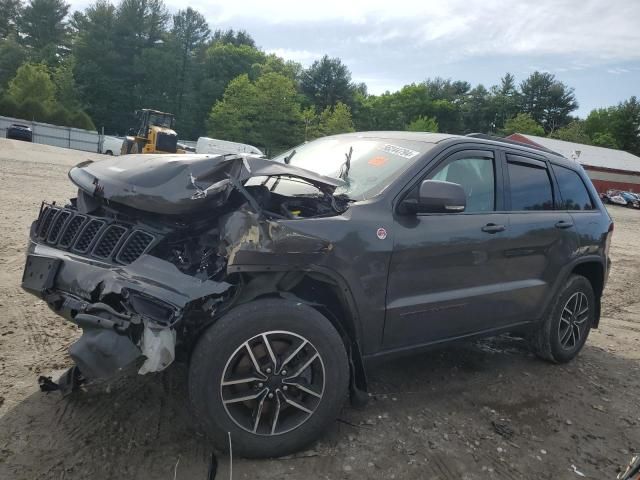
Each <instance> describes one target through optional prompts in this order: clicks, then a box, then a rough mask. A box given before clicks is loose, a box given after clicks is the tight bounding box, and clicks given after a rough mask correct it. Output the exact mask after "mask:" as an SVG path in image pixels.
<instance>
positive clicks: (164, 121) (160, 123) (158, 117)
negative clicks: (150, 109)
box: [149, 113, 173, 128]
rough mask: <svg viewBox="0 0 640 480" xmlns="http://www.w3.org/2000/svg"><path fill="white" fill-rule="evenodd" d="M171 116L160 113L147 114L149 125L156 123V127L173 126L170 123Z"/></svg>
mask: <svg viewBox="0 0 640 480" xmlns="http://www.w3.org/2000/svg"><path fill="white" fill-rule="evenodd" d="M172 120H173V117H172V116H171V115H166V114H160V113H150V114H149V125H156V126H157V127H164V128H173V126H172V125H171V124H172V123H173V121H172Z"/></svg>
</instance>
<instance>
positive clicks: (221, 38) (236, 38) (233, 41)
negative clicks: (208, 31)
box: [212, 28, 256, 48]
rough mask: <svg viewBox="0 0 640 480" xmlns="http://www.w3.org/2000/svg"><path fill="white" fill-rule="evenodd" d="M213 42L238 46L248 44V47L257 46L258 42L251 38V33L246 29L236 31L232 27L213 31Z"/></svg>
mask: <svg viewBox="0 0 640 480" xmlns="http://www.w3.org/2000/svg"><path fill="white" fill-rule="evenodd" d="M212 43H226V44H228V45H235V46H236V47H239V46H241V45H246V46H247V47H253V48H255V46H256V42H255V41H254V40H253V38H251V35H249V34H248V33H247V32H245V31H244V30H238V31H237V32H236V31H235V30H233V29H232V28H231V29H229V30H216V31H215V32H213V36H212Z"/></svg>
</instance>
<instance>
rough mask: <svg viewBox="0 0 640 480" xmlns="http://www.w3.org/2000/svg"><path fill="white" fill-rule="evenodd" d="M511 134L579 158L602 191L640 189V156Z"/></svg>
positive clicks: (632, 190)
mask: <svg viewBox="0 0 640 480" xmlns="http://www.w3.org/2000/svg"><path fill="white" fill-rule="evenodd" d="M507 138H508V139H510V140H515V141H517V142H522V143H528V144H529V145H534V146H538V147H544V148H548V149H549V150H553V151H554V152H558V153H560V154H562V155H564V156H565V157H567V158H573V159H575V160H577V161H578V162H579V163H580V164H581V165H582V166H583V167H584V169H585V171H586V172H587V175H589V178H591V181H592V182H593V185H594V186H595V187H596V190H598V192H600V193H602V192H606V191H607V190H609V189H614V190H626V191H629V192H636V193H637V192H640V157H636V156H635V155H632V154H630V153H627V152H623V151H622V150H614V149H613V148H603V147H594V146H593V145H584V144H581V143H572V142H565V141H563V140H556V139H554V138H546V137H536V136H535V135H525V134H522V133H514V134H513V135H509V136H508V137H507Z"/></svg>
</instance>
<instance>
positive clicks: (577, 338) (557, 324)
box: [532, 275, 595, 363]
mask: <svg viewBox="0 0 640 480" xmlns="http://www.w3.org/2000/svg"><path fill="white" fill-rule="evenodd" d="M594 318H595V295H594V293H593V287H592V286H591V282H589V280H587V279H586V278H585V277H583V276H581V275H572V276H571V277H569V280H568V281H567V283H566V284H565V286H564V288H562V289H561V290H560V292H559V293H558V295H557V296H556V299H555V301H554V304H553V306H552V309H551V313H550V315H549V316H548V317H547V318H546V319H545V320H544V322H543V323H542V324H541V325H540V326H539V328H538V330H537V331H536V332H535V333H534V335H533V338H532V344H533V348H534V350H535V352H536V354H537V355H538V356H539V357H541V358H543V359H545V360H549V361H551V362H554V363H565V362H568V361H570V360H572V359H573V358H574V357H575V356H576V355H578V353H579V352H580V350H582V347H583V346H584V344H585V342H586V341H587V337H588V335H589V331H590V330H591V326H592V325H593V323H594Z"/></svg>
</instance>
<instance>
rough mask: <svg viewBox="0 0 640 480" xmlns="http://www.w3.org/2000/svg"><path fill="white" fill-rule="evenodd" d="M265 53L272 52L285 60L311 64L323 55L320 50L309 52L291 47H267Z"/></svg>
mask: <svg viewBox="0 0 640 480" xmlns="http://www.w3.org/2000/svg"><path fill="white" fill-rule="evenodd" d="M266 53H273V54H275V55H277V56H279V57H282V58H284V59H285V60H293V61H294V62H298V63H301V64H303V65H308V64H311V63H312V62H313V61H314V60H317V59H318V58H320V57H322V55H323V53H322V52H311V51H309V50H296V49H292V48H272V49H267V50H266Z"/></svg>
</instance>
